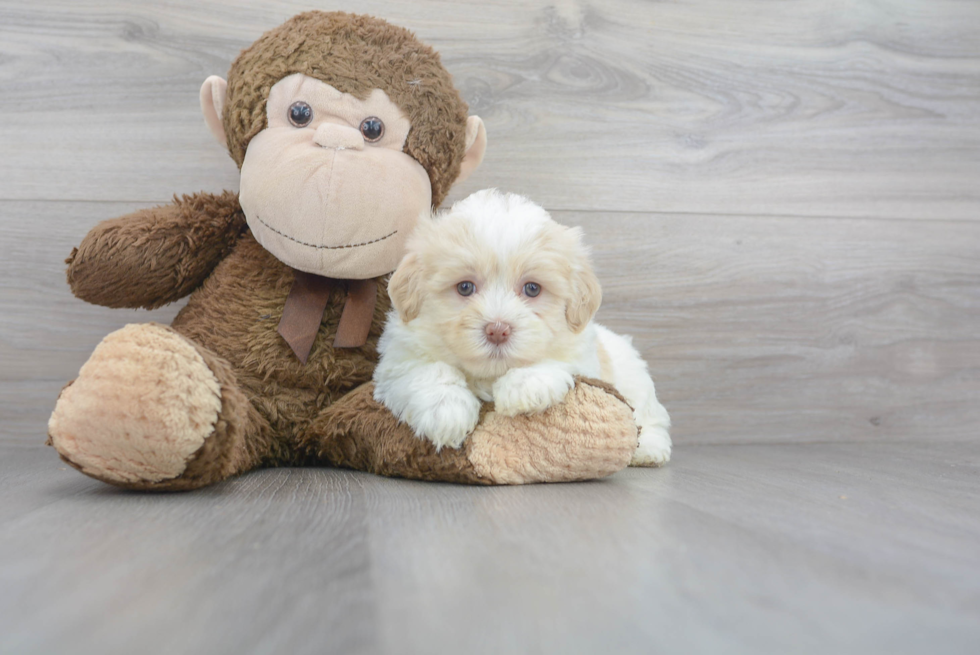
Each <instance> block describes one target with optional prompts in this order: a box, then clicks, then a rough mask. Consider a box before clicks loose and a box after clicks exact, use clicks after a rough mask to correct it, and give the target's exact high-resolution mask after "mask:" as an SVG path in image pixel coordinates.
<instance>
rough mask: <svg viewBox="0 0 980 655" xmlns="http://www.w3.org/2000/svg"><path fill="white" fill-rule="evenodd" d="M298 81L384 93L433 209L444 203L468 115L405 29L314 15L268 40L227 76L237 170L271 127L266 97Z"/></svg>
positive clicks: (227, 113)
mask: <svg viewBox="0 0 980 655" xmlns="http://www.w3.org/2000/svg"><path fill="white" fill-rule="evenodd" d="M293 73H303V74H304V75H309V76H310V77H313V78H316V79H318V80H321V81H323V82H326V83H327V84H329V85H331V86H333V87H334V88H336V89H337V90H339V91H342V92H344V93H349V94H351V95H353V96H355V97H357V98H358V99H361V100H363V99H365V98H367V96H368V94H369V93H370V92H371V90H372V89H381V90H382V91H384V92H385V93H387V94H388V97H389V98H390V99H391V101H392V102H394V103H395V104H396V105H398V107H399V108H401V110H402V111H404V112H405V114H406V116H408V119H409V121H411V124H412V130H411V132H409V135H408V140H407V141H406V143H405V152H406V153H407V154H408V155H409V156H411V157H413V158H414V159H415V160H416V161H418V162H419V163H420V164H422V166H423V168H425V170H426V171H427V172H428V174H429V180H430V182H431V183H432V204H433V205H436V206H438V205H440V204H441V203H442V201H443V199H444V198H445V197H446V194H447V193H448V192H449V187H450V186H451V185H452V183H453V180H455V179H456V177H457V176H458V175H459V166H460V163H461V162H462V161H463V155H464V154H465V151H466V115H467V111H468V108H467V106H466V103H465V102H463V99H462V98H461V97H460V96H459V92H458V91H457V90H456V88H455V87H454V86H453V81H452V77H451V76H450V75H449V73H448V72H447V71H446V69H445V68H444V67H443V66H442V62H441V60H440V58H439V54H438V53H437V52H435V51H434V50H433V49H432V48H430V47H429V46H427V45H425V44H423V43H420V42H419V41H418V40H417V39H416V38H415V35H414V34H412V33H411V32H409V31H408V30H406V29H404V28H402V27H397V26H395V25H391V24H389V23H386V22H385V21H382V20H380V19H377V18H373V17H371V16H358V15H354V14H345V13H343V12H330V13H325V12H322V11H310V12H307V13H304V14H299V15H297V16H294V17H292V18H291V19H289V20H288V21H286V22H285V23H283V24H282V25H280V26H279V27H277V28H275V29H273V30H270V31H268V32H266V33H265V34H263V35H262V36H261V37H260V38H259V40H258V41H256V42H255V43H253V44H252V45H251V46H250V47H248V48H246V49H245V50H244V51H243V52H242V53H241V55H239V57H238V59H236V60H235V63H234V64H232V67H231V70H230V71H229V72H228V99H227V101H226V104H225V109H224V116H223V119H224V127H225V135H226V137H227V139H228V150H229V151H230V152H231V156H232V158H233V159H234V160H235V162H236V163H237V164H238V166H239V168H240V167H241V165H242V161H244V159H245V149H246V148H247V147H248V143H249V141H251V140H252V137H254V136H255V135H256V134H258V133H259V132H261V131H262V130H263V129H265V127H266V113H265V102H266V100H267V99H268V97H269V89H270V88H272V86H273V85H274V84H275V83H276V82H278V81H279V80H281V79H282V78H284V77H286V76H287V75H291V74H293Z"/></svg>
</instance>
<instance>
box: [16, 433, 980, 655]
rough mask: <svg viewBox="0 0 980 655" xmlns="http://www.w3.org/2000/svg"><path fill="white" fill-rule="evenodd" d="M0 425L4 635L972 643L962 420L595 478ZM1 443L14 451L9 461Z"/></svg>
mask: <svg viewBox="0 0 980 655" xmlns="http://www.w3.org/2000/svg"><path fill="white" fill-rule="evenodd" d="M53 458H54V454H53V453H52V452H51V451H50V450H49V449H48V450H44V449H40V448H35V447H31V448H16V447H11V446H0V461H3V462H4V465H3V466H2V468H0V494H2V497H3V499H4V503H3V512H2V513H0V652H4V653H60V652H72V653H79V654H82V653H96V652H98V653H123V652H149V653H156V652H161V653H163V652H167V653H173V652H181V653H184V652H187V653H190V652H195V653H240V652H250V653H273V652H289V653H297V654H303V653H454V652H460V651H466V652H472V653H517V652H520V653H597V652H615V653H676V652H685V653H717V652H725V653H758V652H794V653H829V652H833V653H865V654H868V653H888V654H889V655H899V654H902V653H923V652H930V653H933V652H934V653H971V652H973V649H975V646H976V643H977V640H978V639H980V624H978V623H977V621H976V616H977V611H978V609H980V593H978V589H980V554H978V551H977V549H976V543H977V541H978V539H980V527H978V526H980V522H978V520H980V489H978V486H977V477H978V475H980V449H978V447H977V444H975V443H972V444H965V443H960V444H938V445H934V446H927V445H914V444H907V445H885V444H822V445H821V444H815V445H788V446H786V445H781V446H774V445H769V446H701V447H690V448H687V449H680V450H679V451H678V456H677V458H676V460H675V461H674V462H672V463H671V466H670V467H669V468H666V469H662V470H656V471H653V470H629V471H624V472H621V473H619V474H617V475H615V476H614V477H612V478H610V479H608V480H606V481H601V482H596V483H588V484H575V485H555V486H534V487H525V488H490V489H484V488H466V487H456V486H450V485H437V484H425V483H412V482H407V481H400V480H390V479H384V478H378V477H373V476H370V475H366V474H360V473H350V472H343V471H330V470H318V469H296V470H288V469H284V470H273V471H266V472H261V473H256V474H252V475H248V476H245V477H243V478H241V479H238V480H233V481H230V482H227V483H222V484H220V485H218V486H216V487H213V488H210V489H206V490H202V491H199V492H195V493H188V494H176V495H175V494H169V495H166V494H165V495H159V494H158V495H147V494H135V493H126V492H121V491H119V490H115V489H110V488H108V487H106V486H104V485H101V484H99V483H97V482H94V481H90V480H85V479H84V478H82V477H80V476H78V475H77V474H76V473H75V472H74V471H71V470H65V469H64V468H63V469H61V470H59V469H58V468H57V467H55V466H52V465H51V460H52V459H53ZM8 463H9V464H8Z"/></svg>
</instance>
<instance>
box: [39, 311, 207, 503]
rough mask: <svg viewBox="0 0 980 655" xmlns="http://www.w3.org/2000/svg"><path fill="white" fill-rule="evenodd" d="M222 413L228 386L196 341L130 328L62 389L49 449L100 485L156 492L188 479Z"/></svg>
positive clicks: (154, 328)
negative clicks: (188, 471) (176, 480)
mask: <svg viewBox="0 0 980 655" xmlns="http://www.w3.org/2000/svg"><path fill="white" fill-rule="evenodd" d="M221 406H222V399H221V384H220V383H219V381H218V379H217V378H216V377H215V374H214V373H213V372H212V371H211V369H210V368H209V367H208V364H207V363H206V362H205V360H204V358H203V357H202V355H201V353H200V352H198V350H197V349H196V348H195V347H194V345H193V344H192V343H191V342H190V341H188V340H187V339H185V338H184V337H182V336H180V335H179V334H177V333H176V332H174V331H173V330H171V329H170V328H167V327H164V326H162V325H156V324H144V325H127V326H126V327H124V328H122V329H121V330H117V331H116V332H113V333H112V334H110V335H108V336H107V337H106V338H105V339H103V340H102V343H100V344H99V345H98V347H96V349H95V351H94V352H93V353H92V356H91V357H90V358H89V360H88V362H86V363H85V365H84V366H82V369H81V371H80V372H79V374H78V378H77V379H76V380H75V381H74V382H73V383H71V384H69V386H67V387H65V388H64V389H63V390H62V392H61V396H60V397H59V398H58V403H57V405H56V406H55V409H54V413H53V414H52V415H51V419H50V420H49V422H48V434H49V437H50V441H49V443H50V444H51V445H53V446H54V447H55V449H56V450H57V451H58V453H59V454H60V455H61V456H62V458H64V459H65V460H66V461H67V462H68V463H70V464H72V465H73V466H75V467H76V468H78V469H79V470H81V471H82V472H83V473H86V474H88V475H90V476H92V477H94V478H98V479H100V480H103V481H105V482H109V483H112V484H120V485H122V486H137V487H143V486H150V485H149V484H147V483H151V484H152V483H157V482H160V481H163V480H169V479H172V478H176V477H177V476H179V475H181V474H182V473H183V472H184V470H185V469H186V468H187V464H188V461H189V460H190V459H191V457H192V456H193V455H194V454H195V453H197V452H198V451H199V450H201V448H202V446H203V445H204V442H205V440H206V439H207V438H208V437H209V436H211V435H212V433H213V432H214V430H215V424H216V422H217V421H218V415H219V412H220V411H221Z"/></svg>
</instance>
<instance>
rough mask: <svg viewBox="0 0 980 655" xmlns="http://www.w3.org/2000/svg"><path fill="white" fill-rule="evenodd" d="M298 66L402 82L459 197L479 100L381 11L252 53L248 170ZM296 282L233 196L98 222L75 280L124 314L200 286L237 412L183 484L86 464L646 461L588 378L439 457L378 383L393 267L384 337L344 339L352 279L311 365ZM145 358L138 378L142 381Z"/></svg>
mask: <svg viewBox="0 0 980 655" xmlns="http://www.w3.org/2000/svg"><path fill="white" fill-rule="evenodd" d="M296 72H300V73H305V74H307V75H310V76H312V77H316V78H318V79H321V80H323V81H324V82H327V83H329V84H332V85H334V86H335V87H337V88H338V89H340V90H341V91H344V92H348V93H352V94H354V95H357V96H362V97H363V96H365V95H366V94H367V92H368V91H369V90H370V89H371V88H382V89H384V90H385V91H386V92H387V93H388V95H389V97H390V98H391V99H392V100H393V101H394V102H395V103H397V104H398V105H399V106H400V107H401V108H402V109H403V110H404V111H405V113H406V114H407V115H408V116H409V117H410V119H411V121H412V130H411V133H410V135H409V138H408V142H407V145H406V147H405V151H406V152H407V153H408V154H409V155H411V156H412V157H415V158H416V159H417V160H418V161H419V162H420V163H421V164H422V165H423V166H424V167H425V168H426V170H427V171H428V173H429V176H430V179H431V180H432V187H433V200H434V201H435V202H436V204H438V203H439V202H440V201H441V200H442V198H443V197H444V195H445V193H446V191H448V189H449V186H450V185H451V183H452V181H453V180H454V179H455V177H456V176H457V174H458V171H459V166H460V161H461V159H462V157H463V151H464V139H465V125H466V105H465V104H464V103H463V102H462V100H460V98H459V95H458V93H457V92H456V90H455V89H454V88H453V87H452V82H451V79H450V77H449V74H448V73H447V72H446V71H445V70H444V69H443V68H442V66H441V64H440V63H439V57H438V55H436V54H435V53H434V52H433V51H432V50H431V49H429V48H428V47H426V46H424V45H422V44H420V43H419V42H418V41H416V40H415V39H414V37H413V36H412V35H411V33H409V32H408V31H406V30H403V29H401V28H397V27H394V26H391V25H388V24H387V23H384V22H383V21H380V20H378V19H373V18H368V17H362V16H351V15H349V14H340V13H334V14H323V13H320V12H311V13H308V14H302V15H300V16H297V17H295V18H293V19H292V20H290V21H288V22H287V23H286V24H284V25H283V26H282V27H280V28H277V29H275V30H272V31H271V32H268V33H266V34H265V35H264V36H262V38H260V39H259V40H258V41H257V42H256V43H255V45H253V46H252V47H251V48H249V49H247V50H245V51H244V52H243V53H242V55H241V56H240V57H239V59H238V60H236V62H235V63H234V65H233V66H232V71H231V74H230V75H229V84H228V96H227V105H226V110H225V114H224V124H225V130H226V133H227V138H228V146H229V149H230V150H231V154H232V156H233V157H234V158H235V160H236V161H237V162H238V163H239V165H241V162H242V159H243V157H244V154H245V149H246V147H247V145H248V142H249V139H251V138H252V137H253V136H254V135H255V134H256V133H257V132H258V131H260V130H261V129H262V128H263V127H264V126H265V101H266V97H267V95H268V92H269V88H270V87H271V86H272V85H273V84H274V83H275V82H276V81H278V80H279V79H280V78H281V77H283V76H285V75H289V74H291V73H296ZM293 279H294V274H293V271H292V269H290V268H289V267H288V266H286V265H285V264H283V263H282V262H280V261H279V260H277V259H275V258H274V257H273V256H272V255H271V254H270V253H269V252H268V251H266V250H265V249H263V248H262V247H261V246H260V245H259V244H258V243H257V242H256V241H255V239H254V238H253V237H252V234H251V232H250V231H249V229H248V227H247V226H246V223H245V219H244V216H243V214H242V211H241V207H240V205H239V203H238V198H237V196H236V195H235V194H232V193H229V192H226V193H224V194H222V195H212V194H207V193H201V194H196V195H193V196H184V197H183V198H175V199H174V203H173V204H171V205H167V206H162V207H156V208H153V209H147V210H142V211H139V212H136V213H133V214H130V215H128V216H123V217H121V218H117V219H113V220H109V221H105V222H103V223H100V224H99V225H97V226H96V227H95V228H94V229H93V230H92V231H91V232H90V233H89V234H88V235H87V236H86V237H85V239H84V240H83V241H82V243H81V245H80V246H79V248H77V249H76V250H75V251H74V252H73V253H72V256H71V257H69V259H68V282H69V284H70V285H71V288H72V291H73V292H74V293H75V295H77V296H78V297H79V298H82V299H84V300H87V301H89V302H93V303H98V304H101V305H106V306H109V307H158V306H160V305H163V304H166V303H168V302H172V301H174V300H176V299H178V298H180V297H183V296H185V295H187V294H190V299H189V301H188V303H187V305H186V306H185V307H184V308H183V309H182V310H181V311H180V313H179V314H178V315H177V317H176V318H175V319H174V321H173V325H172V329H173V331H175V332H176V333H177V334H179V335H180V336H181V337H183V338H184V339H187V340H188V341H190V343H191V344H193V346H194V348H195V349H196V350H197V352H198V353H199V354H200V355H201V357H202V358H203V360H204V362H205V363H206V364H207V366H208V368H210V370H211V371H212V373H213V374H214V377H215V379H216V380H217V382H218V384H219V385H220V389H221V392H220V395H221V408H220V411H219V412H218V417H217V421H216V423H215V426H214V430H213V432H212V434H211V435H210V436H208V437H207V438H206V439H205V441H204V445H203V446H201V447H200V449H199V450H197V451H196V452H194V453H193V454H192V455H191V456H190V457H189V459H188V460H187V464H186V467H185V469H184V471H183V472H182V473H181V474H179V475H177V477H175V478H172V479H169V480H161V481H149V480H147V481H145V482H125V483H120V482H118V480H116V481H113V480H112V479H107V478H105V477H102V476H100V475H99V474H98V472H93V471H91V470H86V471H85V472H86V473H88V474H89V475H92V476H93V477H96V478H99V479H104V480H106V481H107V482H111V483H113V484H118V485H120V486H125V487H128V488H133V489H147V490H181V489H193V488H197V487H201V486H204V485H207V484H211V483H213V482H216V481H219V480H222V479H224V478H227V477H229V476H231V475H235V474H237V473H241V472H244V471H247V470H250V469H252V468H255V467H258V466H276V465H290V464H292V465H304V464H331V465H335V466H346V467H353V468H357V469H361V470H366V471H372V472H376V473H381V474H385V475H398V476H404V477H411V478H418V479H425V480H446V481H452V482H466V483H480V484H491V483H516V482H541V481H549V480H574V479H587V478H594V477H600V476H602V475H608V474H609V473H612V472H614V471H617V470H619V469H621V468H623V467H625V466H626V465H627V463H628V462H629V458H630V455H631V453H632V451H633V450H634V449H635V448H636V428H635V425H634V424H633V421H632V417H631V413H630V411H629V408H628V406H627V405H625V403H624V402H623V401H622V399H621V398H618V397H617V396H616V395H615V394H614V392H612V391H610V390H608V389H605V388H603V387H602V386H601V385H596V384H595V383H588V382H580V383H579V387H577V388H576V392H575V393H573V394H571V395H570V400H569V401H568V403H566V404H567V407H565V408H562V409H559V410H556V411H555V412H547V413H545V414H544V415H540V416H537V417H519V420H513V421H511V420H510V419H503V418H502V417H498V419H496V420H495V422H494V423H493V426H492V428H487V427H486V426H482V425H481V426H479V427H478V428H477V432H476V433H474V435H473V437H472V441H471V443H469V444H468V445H466V446H465V447H464V448H462V449H460V450H452V449H443V450H442V451H441V452H439V453H436V452H435V451H434V449H433V447H432V445H431V444H430V443H429V442H428V441H425V440H421V439H418V438H417V437H415V435H414V434H412V432H411V430H410V429H409V428H407V427H406V426H405V425H402V424H398V422H397V421H396V420H395V419H394V417H393V416H392V415H391V414H390V413H389V412H388V411H387V410H386V409H385V408H384V407H382V406H380V405H378V404H377V403H376V402H375V401H374V400H373V398H372V397H371V385H369V384H366V383H368V382H369V380H370V379H371V375H372V373H373V371H374V367H375V365H376V364H377V360H378V352H377V343H378V338H379V336H380V334H381V328H382V325H383V324H384V319H385V314H386V312H387V311H388V310H389V309H390V308H391V303H390V300H389V297H388V293H387V277H382V278H379V279H378V283H379V284H378V295H377V305H376V307H375V311H374V317H373V322H372V325H371V328H370V332H369V334H368V338H367V343H366V344H365V345H364V346H362V347H360V348H346V349H339V348H334V347H333V345H332V344H333V342H334V337H335V335H336V332H337V326H338V323H339V320H340V315H341V312H342V310H343V306H344V302H345V291H344V289H342V288H337V289H335V290H334V291H333V292H332V296H331V298H330V299H329V302H328V304H327V309H326V311H325V312H324V314H323V318H322V321H321V324H320V329H319V332H318V334H317V337H316V340H315V342H314V345H313V349H312V351H311V352H310V355H309V359H308V361H307V363H306V364H305V365H304V364H302V363H300V361H299V360H298V359H297V358H296V356H295V355H294V354H293V352H292V351H291V350H290V348H289V346H288V345H287V344H286V342H285V341H284V340H283V339H282V337H281V336H280V335H279V334H278V332H277V331H276V326H277V325H278V323H279V320H280V318H281V316H282V311H283V306H284V304H285V300H286V297H287V295H288V294H289V291H290V288H291V286H292V283H293ZM130 368H132V369H133V372H132V375H133V376H135V377H134V379H135V378H138V377H139V376H140V375H141V369H139V367H130ZM583 385H584V386H583ZM68 395H71V394H68ZM61 400H62V399H59V403H60V402H61ZM63 409H64V410H65V411H64V412H62V413H63V414H65V415H66V416H68V418H67V419H66V420H65V421H61V422H59V425H60V428H59V429H61V430H62V432H61V436H59V435H56V434H53V433H52V435H51V444H52V445H53V446H55V448H57V449H58V450H59V453H61V454H62V456H65V452H66V451H65V449H63V448H61V447H60V445H59V439H61V438H66V439H71V438H72V432H71V431H72V429H73V426H72V425H71V421H70V420H69V419H70V416H71V413H72V412H75V411H77V412H84V411H85V409H86V408H85V407H67V406H66V407H64V408H63ZM178 409H179V407H178ZM56 411H57V410H56ZM486 411H488V409H487V408H485V413H486ZM624 417H626V418H624ZM488 422H489V421H488ZM82 424H86V425H89V424H91V421H89V422H88V423H85V422H79V423H78V425H82ZM65 435H67V436H65ZM151 445H152V444H151ZM150 451H152V448H150ZM95 455H96V456H97V455H98V453H95ZM539 461H540V462H541V465H538V464H537V462H539ZM69 463H71V464H72V465H73V466H75V464H74V463H72V462H71V461H69Z"/></svg>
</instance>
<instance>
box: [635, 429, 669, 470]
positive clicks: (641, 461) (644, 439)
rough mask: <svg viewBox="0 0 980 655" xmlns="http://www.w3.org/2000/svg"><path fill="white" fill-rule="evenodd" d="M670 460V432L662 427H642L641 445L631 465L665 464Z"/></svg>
mask: <svg viewBox="0 0 980 655" xmlns="http://www.w3.org/2000/svg"><path fill="white" fill-rule="evenodd" d="M669 461H670V434H668V433H667V430H665V429H664V428H662V427H659V426H652V425H643V426H641V427H640V445H639V446H637V448H636V452H635V453H633V459H631V460H630V466H663V465H664V464H666V463H667V462H669Z"/></svg>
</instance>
